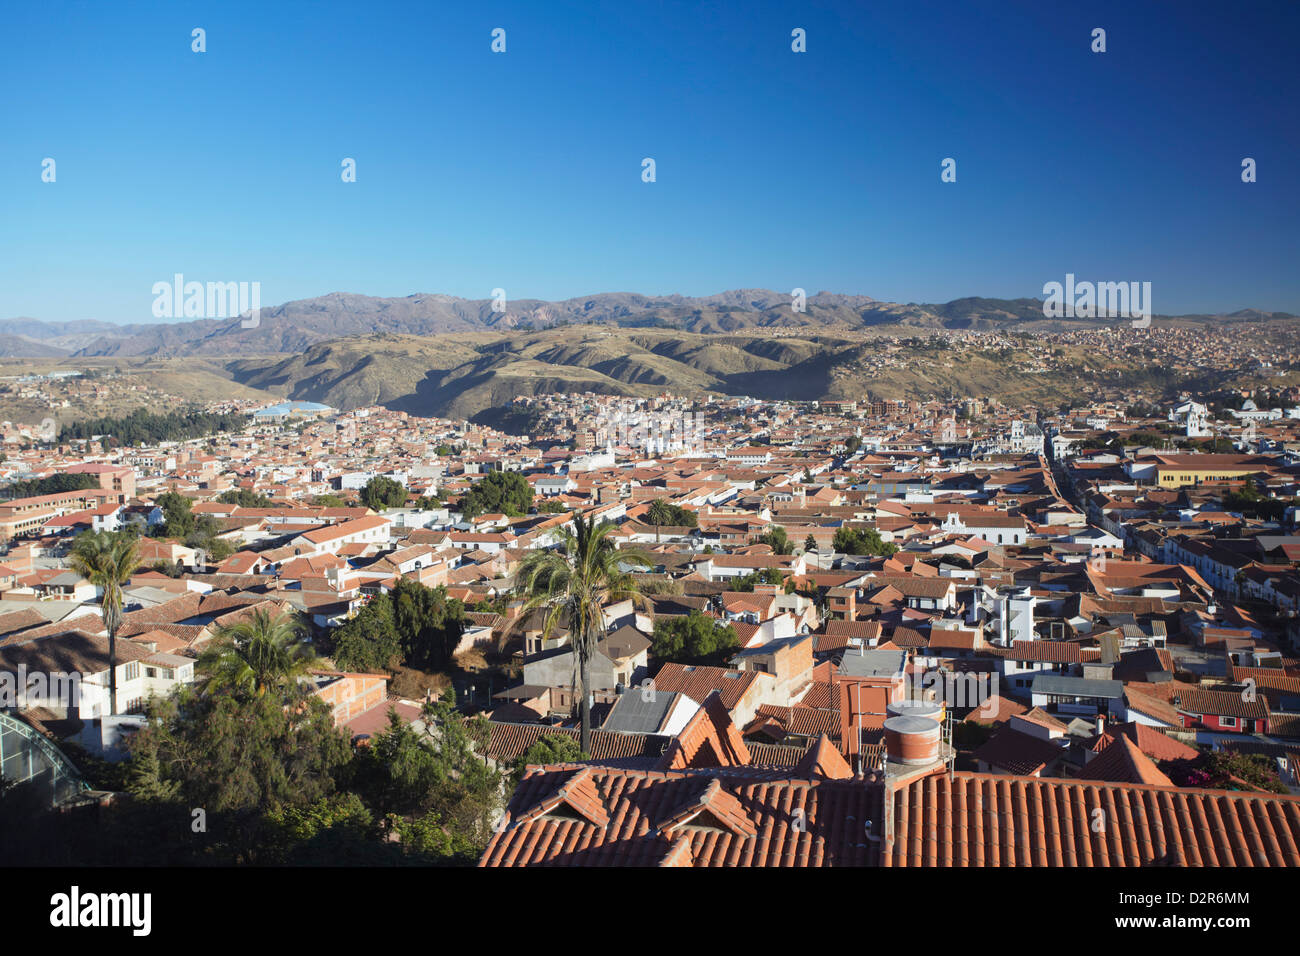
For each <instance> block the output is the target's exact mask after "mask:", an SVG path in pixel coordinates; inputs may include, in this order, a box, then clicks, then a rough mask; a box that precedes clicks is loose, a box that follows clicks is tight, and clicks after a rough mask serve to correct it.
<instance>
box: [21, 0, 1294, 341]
mask: <svg viewBox="0 0 1300 956" xmlns="http://www.w3.org/2000/svg"><path fill="white" fill-rule="evenodd" d="M1045 7H1052V8H1059V9H1045ZM194 27H203V28H204V29H205V30H206V31H207V52H206V53H203V54H197V53H193V52H191V49H190V45H191V36H190V31H191V30H192V29H193V28H194ZM494 27H503V28H505V30H506V31H507V32H506V43H507V49H506V53H504V54H494V53H492V52H491V50H490V44H491V35H490V34H491V31H492V29H493V28H494ZM795 27H802V28H803V29H805V30H806V31H807V47H808V51H807V52H806V53H803V54H795V53H793V52H791V49H790V42H791V41H790V32H791V30H792V29H793V28H795ZM1094 27H1103V28H1105V29H1106V31H1107V52H1105V53H1104V54H1095V53H1093V52H1091V50H1090V42H1091V40H1090V34H1091V31H1092V29H1093V28H1094ZM1298 28H1300V5H1298V4H1296V3H1295V2H1292V0H1284V2H1277V3H1262V2H1251V0H1245V2H1243V3H1242V4H1239V5H1228V4H1222V3H1214V4H1210V3H1181V2H1180V3H1177V4H1175V3H1134V2H1129V3H1089V4H1086V5H1084V4H1069V5H1067V4H1043V3H1041V2H1025V3H1018V2H1016V3H1011V2H999V3H933V4H932V3H926V2H919V0H911V2H886V3H870V4H867V3H861V2H853V3H848V2H846V3H840V4H821V3H798V4H796V3H754V4H748V3H747V4H739V3H737V4H727V5H724V4H707V3H706V4H689V3H681V4H678V3H661V4H654V3H628V2H625V0H624V2H612V3H584V4H578V3H568V2H562V0H557V2H547V3H538V2H535V0H534V2H529V3H519V4H512V3H496V2H486V3H465V4H459V5H456V4H430V3H412V4H404V3H382V2H368V3H346V4H334V3H330V2H321V0H317V2H311V3H301V4H299V3H276V4H262V3H242V2H221V3H197V4H186V3H175V2H167V3H157V4H149V3H132V4H118V3H113V4H104V3H60V2H53V0H46V2H41V3H36V4H23V5H10V7H9V9H8V10H7V12H6V23H5V29H4V31H3V33H0V124H2V125H0V129H3V130H4V134H3V145H2V146H0V222H2V223H3V224H4V228H3V229H0V318H10V317H14V316H24V315H25V316H32V317H36V318H40V319H45V320H52V321H54V320H67V319H82V318H95V319H104V320H109V321H122V322H125V321H152V316H151V314H150V306H151V304H152V302H153V295H152V292H151V289H152V286H153V284H154V283H155V282H158V281H170V279H171V277H172V275H173V274H174V273H177V272H181V273H183V274H184V275H185V276H186V278H187V279H188V280H198V281H258V282H260V283H261V286H262V304H263V305H264V306H269V305H273V304H278V303H280V302H283V301H287V300H290V299H297V298H305V297H310V296H314V295H321V294H324V293H327V292H332V291H348V292H360V293H366V294H371V295H384V296H401V295H409V294H412V293H416V292H446V293H450V294H453V295H461V296H466V297H469V298H487V297H489V295H490V294H491V290H492V289H493V288H495V287H502V288H505V289H506V291H507V295H508V296H509V297H510V298H512V299H515V298H523V297H538V298H547V299H559V298H567V297H570V296H577V295H583V294H587V293H593V292H609V291H637V292H645V293H650V294H663V293H672V292H680V293H684V294H692V295H702V294H708V293H711V292H718V291H721V290H723V289H729V288H741V287H764V288H774V289H780V290H789V289H792V288H794V287H796V286H799V287H803V288H805V289H807V290H808V292H809V293H810V294H811V293H813V292H816V291H821V290H829V291H834V292H854V293H863V294H867V295H872V296H875V297H877V298H881V299H889V300H896V301H903V302H908V301H916V302H939V301H946V300H948V299H951V298H955V297H957V296H963V295H985V296H999V297H1001V296H1005V297H1015V296H1029V295H1041V293H1042V286H1043V284H1044V283H1045V282H1048V281H1053V280H1056V281H1061V280H1063V279H1064V276H1065V274H1066V273H1067V272H1073V273H1075V274H1076V275H1077V276H1078V277H1079V279H1080V280H1084V279H1091V280H1105V281H1150V282H1151V283H1152V287H1153V300H1154V307H1155V311H1156V312H1158V313H1161V312H1163V313H1173V312H1186V311H1232V310H1235V309H1238V308H1243V307H1248V306H1250V307H1258V308H1266V309H1281V310H1286V311H1290V312H1296V313H1300V267H1298V264H1300V229H1298V228H1297V222H1298V221H1300V217H1298V216H1297V213H1300V184H1298V183H1297V170H1298V168H1300V131H1298V128H1300V122H1298V120H1297V117H1298V116H1300V110H1298V109H1297V106H1296V104H1297V102H1300V95H1298V94H1300V76H1298V75H1297V71H1296V70H1295V67H1294V43H1295V41H1296V37H1297V35H1300V29H1298ZM647 156H649V157H653V158H654V159H655V161H656V165H657V181H656V182H654V183H643V182H642V181H641V160H642V158H643V157H647ZM1247 156H1249V157H1253V158H1254V159H1255V160H1256V161H1257V163H1258V182H1255V183H1253V184H1244V183H1242V182H1241V176H1240V171H1241V161H1242V158H1243V157H1247ZM45 157H51V158H53V159H54V160H55V161H56V163H57V167H56V169H57V181H56V182H55V183H43V182H41V162H42V160H43V159H44V158H45ZM344 157H352V158H354V159H355V160H356V162H357V182H356V183H351V184H345V183H343V182H342V181H341V179H340V163H341V161H342V159H343V158H344ZM945 157H953V158H955V159H956V160H957V182H956V183H942V182H941V181H940V163H941V161H942V160H943V159H944V158H945Z"/></svg>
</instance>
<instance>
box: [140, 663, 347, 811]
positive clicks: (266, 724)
mask: <svg viewBox="0 0 1300 956" xmlns="http://www.w3.org/2000/svg"><path fill="white" fill-rule="evenodd" d="M286 701H288V704H289V706H286ZM152 714H153V717H152V719H151V720H150V722H149V724H148V725H147V726H145V727H144V728H143V729H141V730H140V731H139V732H138V733H137V734H136V735H135V737H133V738H132V744H131V747H132V754H133V762H136V763H138V764H140V765H145V766H156V767H160V768H162V771H161V773H156V772H155V773H152V774H149V775H147V776H146V777H145V778H143V779H142V780H141V781H140V782H139V784H138V786H140V787H141V788H144V787H148V788H153V789H155V790H156V789H157V788H160V787H166V788H169V789H170V788H172V787H173V786H174V788H175V791H176V792H179V794H180V796H181V798H182V799H183V800H184V801H185V802H186V805H187V806H190V807H204V808H206V809H207V810H208V812H209V813H225V812H231V813H234V814H236V815H239V816H244V817H251V818H259V817H260V816H261V814H262V813H263V812H264V811H266V810H271V809H274V808H276V807H279V806H305V805H308V804H310V803H312V802H314V801H316V800H318V799H321V798H323V797H327V796H329V795H330V794H331V793H333V792H334V790H335V780H334V775H335V773H336V772H339V771H341V770H342V769H343V767H344V766H345V764H346V763H347V761H348V757H349V752H350V747H349V745H348V741H347V738H346V737H345V736H344V735H343V733H342V731H339V730H337V729H336V728H335V726H334V716H333V714H332V712H331V711H330V708H329V707H328V706H326V705H325V703H324V702H323V701H321V699H320V698H319V697H317V696H315V695H314V694H313V693H311V692H310V690H309V689H307V688H306V687H301V686H295V687H292V688H290V689H289V691H288V694H287V696H284V695H280V694H251V695H246V694H237V693H229V692H226V691H224V690H218V691H216V692H214V693H200V692H198V691H197V690H196V689H194V688H191V687H183V688H181V689H180V690H179V691H177V693H176V694H174V695H173V696H172V697H171V698H168V699H167V700H163V701H158V702H156V703H155V705H154V707H153V709H152Z"/></svg>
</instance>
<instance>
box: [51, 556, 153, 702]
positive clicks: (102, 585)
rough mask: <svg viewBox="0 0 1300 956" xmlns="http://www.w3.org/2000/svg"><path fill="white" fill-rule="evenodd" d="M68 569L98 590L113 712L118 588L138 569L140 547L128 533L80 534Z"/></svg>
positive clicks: (119, 604)
mask: <svg viewBox="0 0 1300 956" xmlns="http://www.w3.org/2000/svg"><path fill="white" fill-rule="evenodd" d="M68 560H69V564H71V566H72V569H73V570H74V571H76V572H77V573H78V574H80V575H81V576H82V577H83V578H85V579H86V580H87V581H89V582H90V583H91V584H93V585H95V587H96V588H98V589H99V592H100V598H99V607H100V613H101V614H102V615H103V618H104V629H105V630H107V631H108V700H109V704H108V709H109V713H110V714H116V713H117V632H118V630H119V629H120V628H121V627H122V586H123V585H124V584H126V582H127V581H129V580H131V575H132V574H134V573H135V571H136V569H137V568H138V567H139V566H140V548H139V543H138V542H137V540H136V537H135V535H134V534H132V533H131V532H129V531H83V532H82V533H81V534H79V535H77V537H76V539H75V540H74V541H73V542H72V551H71V552H70V554H69V556H68Z"/></svg>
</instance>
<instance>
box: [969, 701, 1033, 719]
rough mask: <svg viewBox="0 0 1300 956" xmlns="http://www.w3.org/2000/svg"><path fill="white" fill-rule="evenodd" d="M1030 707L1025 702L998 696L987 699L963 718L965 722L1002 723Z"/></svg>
mask: <svg viewBox="0 0 1300 956" xmlns="http://www.w3.org/2000/svg"><path fill="white" fill-rule="evenodd" d="M1027 709H1028V708H1026V707H1025V705H1024V704H1018V703H1016V702H1015V701H1014V700H1010V699H1009V698H1006V697H1002V696H1000V695H999V696H997V697H990V698H988V699H987V700H985V701H984V702H983V703H982V704H981V705H980V706H979V707H976V708H975V709H974V710H972V711H971V712H970V713H969V714H967V715H966V716H965V718H964V719H963V721H962V722H963V723H971V724H1001V723H1005V722H1006V721H1008V720H1010V719H1011V718H1012V717H1014V716H1015V715H1016V714H1023V713H1025V711H1026V710H1027Z"/></svg>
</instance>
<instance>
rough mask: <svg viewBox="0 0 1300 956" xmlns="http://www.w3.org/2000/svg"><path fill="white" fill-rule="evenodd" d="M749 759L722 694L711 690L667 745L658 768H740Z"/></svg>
mask: <svg viewBox="0 0 1300 956" xmlns="http://www.w3.org/2000/svg"><path fill="white" fill-rule="evenodd" d="M749 762H750V756H749V748H748V747H747V746H745V741H744V738H743V737H741V735H740V731H739V730H737V729H736V725H735V724H733V723H732V722H731V717H730V715H729V714H728V713H727V707H726V706H725V703H724V702H723V699H722V696H721V695H720V694H719V693H718V692H717V691H714V692H713V693H711V694H710V695H709V696H708V697H706V698H705V699H704V703H703V705H701V707H700V709H699V710H697V711H696V712H695V713H694V714H693V715H692V716H691V719H690V720H688V721H687V722H686V726H685V727H683V728H682V730H681V733H679V734H678V735H677V736H676V737H674V738H673V740H672V742H671V743H670V744H669V745H668V749H667V750H665V751H664V754H663V757H661V758H660V760H659V769H661V770H681V769H684V768H686V767H743V766H745V765H747V764H748V763H749Z"/></svg>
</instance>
